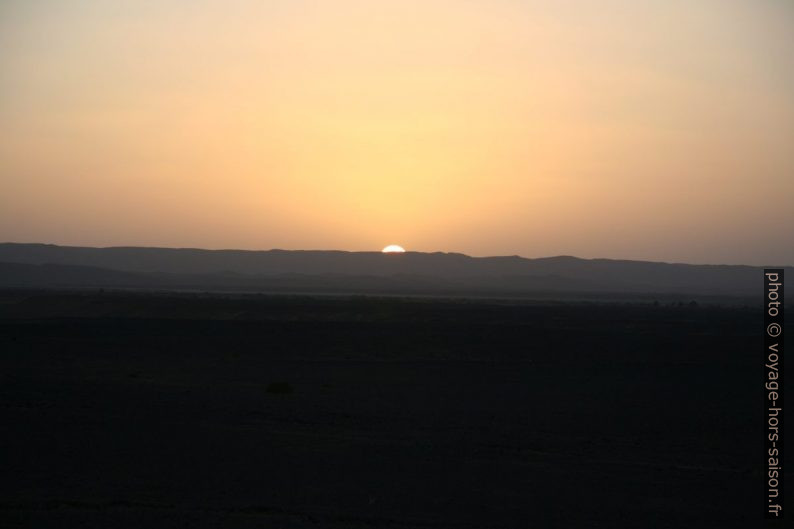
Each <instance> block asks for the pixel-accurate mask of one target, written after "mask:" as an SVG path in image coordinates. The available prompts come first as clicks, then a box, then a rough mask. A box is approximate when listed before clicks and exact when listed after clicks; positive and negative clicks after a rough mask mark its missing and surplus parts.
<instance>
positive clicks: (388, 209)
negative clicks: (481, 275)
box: [0, 0, 794, 265]
mask: <svg viewBox="0 0 794 529" xmlns="http://www.w3.org/2000/svg"><path fill="white" fill-rule="evenodd" d="M792 34H794V4H791V3H781V2H774V1H771V0H770V1H749V0H731V1H717V0H705V1H703V2H697V3H688V2H667V1H662V0H648V1H644V2H622V1H618V0H610V1H606V2H587V1H564V2H557V3H554V4H553V5H548V4H547V3H545V2H540V1H529V2H522V3H517V2H513V1H509V0H496V1H493V2H484V1H472V2H453V1H451V0H436V1H430V2H419V1H415V0H402V1H396V0H387V1H383V2H377V3H372V2H357V1H353V0H341V1H338V2H333V3H331V2H313V1H290V2H287V1H270V2H255V1H253V0H231V1H226V2H221V1H219V0H207V1H204V2H199V3H186V2H182V1H176V0H172V1H165V2H134V1H120V2H118V1H117V2H106V1H100V0H82V1H66V0H49V1H42V2H24V1H18V0H11V1H8V2H3V3H2V5H0V73H1V74H2V75H0V184H1V185H2V189H3V192H2V193H0V240H2V241H13V242H40V243H53V244H60V245H74V246H157V247H184V248H208V249H220V248H234V249H250V250H257V249H268V248H281V249H288V250H293V249H295V250H297V249H310V248H318V249H337V250H347V251H378V250H380V249H381V248H383V247H384V246H386V245H387V244H399V245H402V246H404V247H405V248H406V249H407V250H409V251H411V250H414V251H425V252H434V251H448V252H459V253H464V254H467V255H472V256H488V255H520V256H524V257H529V258H534V257H547V256H555V255H573V256H577V257H582V258H609V259H635V260H645V261H664V262H682V263H693V264H705V263H708V264H749V265H791V264H794V230H792V229H791V227H792V226H794V207H793V206H794V178H792V175H794V149H791V143H792V138H794V68H793V67H792V63H791V57H793V56H794V39H792V38H791V36H792Z"/></svg>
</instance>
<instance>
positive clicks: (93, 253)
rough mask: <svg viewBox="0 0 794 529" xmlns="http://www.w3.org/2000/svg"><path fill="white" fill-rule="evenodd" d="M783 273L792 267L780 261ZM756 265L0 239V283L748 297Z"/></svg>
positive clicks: (757, 278) (754, 288)
mask: <svg viewBox="0 0 794 529" xmlns="http://www.w3.org/2000/svg"><path fill="white" fill-rule="evenodd" d="M788 270H789V271H790V270H792V268H791V267H788ZM761 274H762V269H761V268H758V267H752V266H734V265H688V264H670V263H657V262H645V261H625V260H610V259H579V258H576V257H570V256H559V257H548V258H540V259H526V258H522V257H518V256H508V257H470V256H467V255H463V254H458V253H422V252H406V253H404V254H383V253H381V252H343V251H286V250H268V251H242V250H199V249H174V248H136V247H117V248H85V247H70V246H55V245H48V244H18V243H1V244H0V286H4V287H14V286H20V287H21V286H26V287H33V286H41V287H47V286H69V287H81V286H92V287H93V286H108V287H130V288H166V289H167V288H201V289H224V288H229V289H244V290H263V291H269V290H276V291H284V290H296V291H302V290H312V291H336V292H370V291H371V292H389V293H410V294H415V293H426V294H453V293H456V294H466V293H475V294H489V293H491V294H500V295H501V294H520V293H530V292H540V291H547V292H605V293H607V292H615V293H654V292H658V293H682V294H701V295H727V296H754V295H756V294H758V293H759V292H760V288H761V281H762V279H761Z"/></svg>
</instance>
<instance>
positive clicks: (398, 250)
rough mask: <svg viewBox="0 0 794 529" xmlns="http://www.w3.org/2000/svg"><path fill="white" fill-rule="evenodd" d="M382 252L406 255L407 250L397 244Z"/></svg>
mask: <svg viewBox="0 0 794 529" xmlns="http://www.w3.org/2000/svg"><path fill="white" fill-rule="evenodd" d="M381 251H382V252H383V253H405V248H403V247H402V246H399V245H397V244H390V245H388V246H387V247H386V248H384V249H383V250H381Z"/></svg>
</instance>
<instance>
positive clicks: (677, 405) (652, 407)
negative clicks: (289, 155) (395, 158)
mask: <svg viewBox="0 0 794 529" xmlns="http://www.w3.org/2000/svg"><path fill="white" fill-rule="evenodd" d="M761 317H762V315H761V312H760V310H759V309H756V308H742V307H730V308H720V307H710V306H704V305H702V304H701V305H700V306H689V305H684V306H678V305H674V306H671V305H669V304H668V303H667V302H663V303H661V304H660V305H658V306H656V305H653V304H651V303H640V302H637V303H625V302H622V303H571V302H568V303H557V304H555V303H552V302H549V301H545V302H543V303H530V302H510V303H507V302H488V301H477V302H474V301H460V300H450V301H444V300H428V299H414V300H405V299H403V300H401V299H372V298H362V297H353V298H330V297H258V296H240V297H222V296H205V295H188V294H182V295H178V296H177V295H166V294H140V293H138V294H132V293H130V294H124V293H110V292H108V293H99V292H95V293H56V292H51V293H47V292H20V291H9V292H5V293H2V294H0V376H1V377H2V381H1V385H0V413H1V414H2V416H1V417H0V419H1V420H2V423H1V424H2V433H1V434H0V487H1V488H0V526H2V527H31V528H33V527H36V528H47V527H58V528H61V527H94V528H111V527H121V528H151V527H168V528H172V527H191V528H192V527H197V528H204V527H263V528H284V529H289V528H304V527H312V528H314V527H319V528H322V527H329V528H381V527H383V528H413V527H417V528H452V527H455V528H475V527H477V528H485V529H491V528H526V527H671V528H673V527H674V528H680V527H714V528H727V527H742V528H745V527H757V526H760V522H761V517H762V513H763V511H762V507H761V504H762V503H761V502H762V498H761V490H762V483H761V470H762V469H761V464H762V450H763V444H762V442H763V438H762V435H763V433H762V415H761V408H762V401H761V398H762V393H761V389H762V388H761V382H760V381H761V377H762V376H763V371H762V363H761V351H760V347H761V345H760V344H761V321H762V320H761ZM789 371H790V370H789ZM789 465H790V463H789ZM789 477H790V475H789ZM788 481H789V487H794V483H792V482H791V480H790V479H789V480H788ZM790 514H791V513H789V515H790Z"/></svg>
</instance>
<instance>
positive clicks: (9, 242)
mask: <svg viewBox="0 0 794 529" xmlns="http://www.w3.org/2000/svg"><path fill="white" fill-rule="evenodd" d="M2 245H19V246H54V247H58V248H89V249H94V250H113V249H147V250H185V251H187V250H191V251H202V252H249V253H257V252H261V253H263V252H327V253H332V252H333V253H349V254H383V252H382V251H381V250H339V249H305V248H304V249H292V250H290V249H285V248H268V249H263V248H259V249H248V248H198V247H193V246H124V245H122V246H77V245H70V244H56V243H48V242H16V241H0V246H2ZM405 254H424V255H434V254H442V255H457V256H462V257H467V258H469V259H504V258H518V259H524V260H527V261H535V260H541V259H577V260H580V261H613V262H621V261H623V262H633V263H649V264H665V265H682V266H713V267H719V266H744V267H749V268H793V267H794V265H791V264H780V265H769V264H765V265H750V264H745V263H691V262H683V261H664V260H659V261H654V260H647V259H628V258H619V257H579V256H576V255H571V254H559V255H548V256H541V257H526V256H523V255H518V254H512V255H470V254H466V253H463V252H448V251H442V250H436V251H419V250H405V252H404V253H392V254H387V255H389V256H392V257H393V256H399V255H405ZM397 258H399V257H397Z"/></svg>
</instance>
